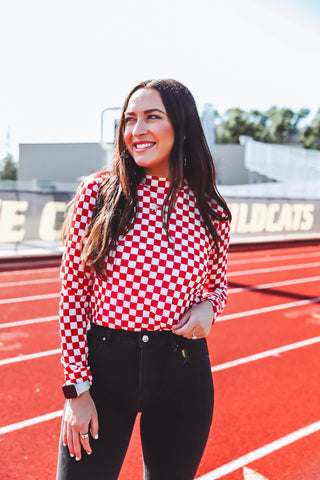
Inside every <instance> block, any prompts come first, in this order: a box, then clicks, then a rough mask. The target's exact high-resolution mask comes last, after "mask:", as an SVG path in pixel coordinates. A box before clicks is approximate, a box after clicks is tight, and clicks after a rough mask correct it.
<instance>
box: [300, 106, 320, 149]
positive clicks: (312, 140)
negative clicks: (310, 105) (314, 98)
mask: <svg viewBox="0 0 320 480" xmlns="http://www.w3.org/2000/svg"><path fill="white" fill-rule="evenodd" d="M300 141H301V143H302V145H303V146H304V148H312V149H316V150H320V108H319V109H318V111H317V113H316V115H315V117H314V119H313V120H312V122H311V125H308V126H307V127H306V128H304V130H303V131H302V133H301V136H300Z"/></svg>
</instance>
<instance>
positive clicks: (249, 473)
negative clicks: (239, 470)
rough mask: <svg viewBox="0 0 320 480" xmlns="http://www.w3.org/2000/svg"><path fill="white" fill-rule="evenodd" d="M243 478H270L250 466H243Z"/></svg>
mask: <svg viewBox="0 0 320 480" xmlns="http://www.w3.org/2000/svg"><path fill="white" fill-rule="evenodd" d="M243 478H244V480H268V479H267V478H266V477H264V476H263V475H260V473H258V472H256V471H255V470H252V469H251V468H248V467H243Z"/></svg>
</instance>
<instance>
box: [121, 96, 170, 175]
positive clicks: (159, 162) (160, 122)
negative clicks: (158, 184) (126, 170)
mask: <svg viewBox="0 0 320 480" xmlns="http://www.w3.org/2000/svg"><path fill="white" fill-rule="evenodd" d="M123 139H124V142H125V144H126V147H127V149H128V150H129V152H130V155H131V156H132V158H133V159H134V161H135V162H136V164H137V165H139V166H140V167H144V168H145V171H146V173H147V174H149V175H154V176H157V177H168V175H169V157H170V153H171V150H172V147H173V143H174V129H173V126H172V124H171V122H170V119H169V117H168V115H167V112H166V109H165V107H164V105H163V102H162V99H161V96H160V93H159V92H158V91H157V90H155V89H154V88H141V89H139V90H137V91H136V92H135V93H134V94H133V95H132V96H131V98H130V100H129V103H128V107H127V109H126V111H125V120H124V131H123Z"/></svg>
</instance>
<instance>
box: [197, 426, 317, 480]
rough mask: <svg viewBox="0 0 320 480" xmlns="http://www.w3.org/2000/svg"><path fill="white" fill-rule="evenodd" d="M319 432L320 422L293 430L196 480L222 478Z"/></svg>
mask: <svg viewBox="0 0 320 480" xmlns="http://www.w3.org/2000/svg"><path fill="white" fill-rule="evenodd" d="M319 430H320V421H318V422H314V423H311V424H310V425H307V426H306V427H303V428H300V429H299V430H295V431H294V432H292V433H289V435H285V436H284V437H281V438H278V440H275V441H274V442H271V443H267V444H266V445H263V447H260V448H257V449H256V450H253V451H252V452H249V453H247V454H246V455H243V456H242V457H239V458H237V459H236V460H233V461H232V462H229V463H226V464H224V465H222V466H221V467H219V468H216V469H215V470H212V471H211V472H209V473H206V474H205V475H202V476H201V477H198V478H197V480H217V479H219V478H222V477H224V476H225V475H228V474H230V473H232V472H235V471H236V470H238V469H239V468H242V467H244V466H246V465H248V464H249V463H252V462H254V461H256V460H259V459H260V458H263V457H266V456H267V455H270V454H271V453H273V452H276V451H277V450H280V449H281V448H283V447H287V446H288V445H291V444H292V443H294V442H297V441H298V440H301V439H302V438H305V437H307V436H309V435H312V434H313V433H316V432H318V431H319Z"/></svg>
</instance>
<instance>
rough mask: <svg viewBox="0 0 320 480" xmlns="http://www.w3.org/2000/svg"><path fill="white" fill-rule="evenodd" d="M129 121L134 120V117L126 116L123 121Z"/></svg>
mask: <svg viewBox="0 0 320 480" xmlns="http://www.w3.org/2000/svg"><path fill="white" fill-rule="evenodd" d="M130 122H134V118H133V117H126V118H125V119H124V123H125V124H127V123H130Z"/></svg>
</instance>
